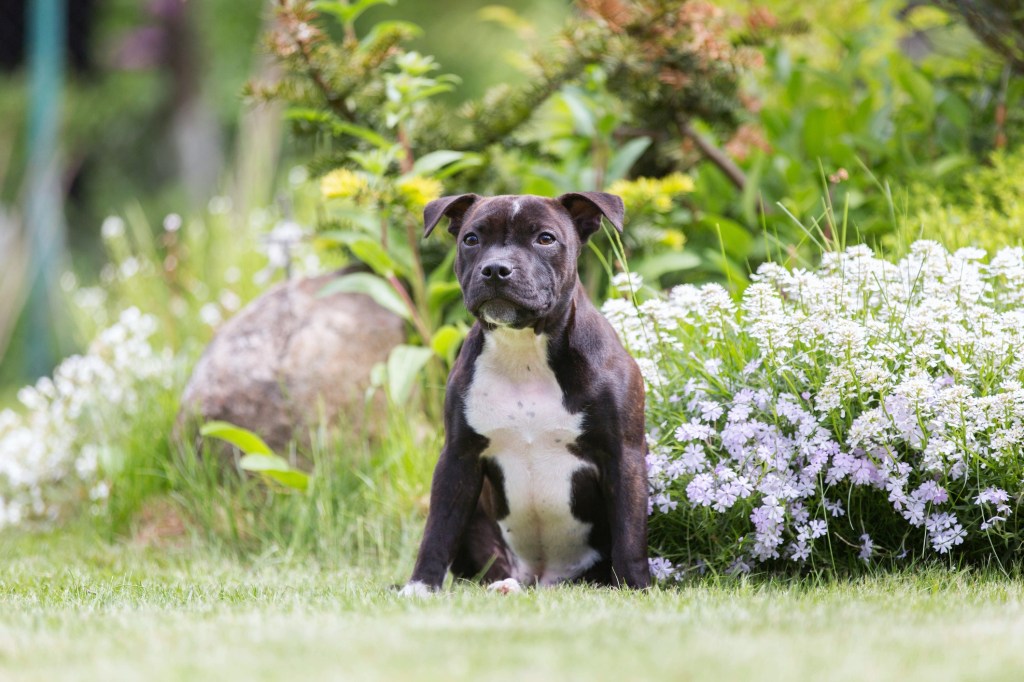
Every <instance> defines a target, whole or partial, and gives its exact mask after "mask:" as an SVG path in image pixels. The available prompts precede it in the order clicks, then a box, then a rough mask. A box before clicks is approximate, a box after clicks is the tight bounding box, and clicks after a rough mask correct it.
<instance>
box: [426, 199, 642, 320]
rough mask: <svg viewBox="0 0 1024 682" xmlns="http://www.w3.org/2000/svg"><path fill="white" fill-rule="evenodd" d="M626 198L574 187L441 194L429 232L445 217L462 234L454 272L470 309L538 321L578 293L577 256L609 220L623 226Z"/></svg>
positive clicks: (431, 209)
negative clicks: (540, 192) (549, 191)
mask: <svg viewBox="0 0 1024 682" xmlns="http://www.w3.org/2000/svg"><path fill="white" fill-rule="evenodd" d="M623 214H624V207H623V204H622V199H620V198H619V197H617V196H615V195H614V194H605V193H603V192H574V193H572V194H563V195H562V196H560V197H556V198H554V199H550V198H546V197H538V196H533V195H522V196H517V195H506V196H497V197H481V196H478V195H476V194H460V195H457V196H450V197H442V198H440V199H437V200H435V201H432V202H430V203H429V204H427V207H426V209H424V211H423V220H424V224H425V233H424V236H426V235H429V234H430V233H431V232H432V231H433V229H434V227H435V226H436V225H437V223H438V222H439V221H440V220H441V218H442V217H447V218H448V219H449V225H448V231H449V232H451V233H452V234H453V235H455V240H456V244H457V247H456V248H458V254H457V255H456V258H455V274H456V276H457V277H458V278H459V284H460V285H461V287H462V296H463V298H464V299H465V302H466V307H467V308H468V309H469V311H470V312H471V313H473V315H475V316H476V317H477V318H479V319H481V320H483V321H484V322H485V323H487V324H488V325H492V326H508V327H514V328H518V329H522V328H525V327H529V326H533V325H535V324H536V323H538V322H539V321H541V320H542V319H544V318H545V317H546V316H547V315H548V314H549V313H551V312H552V311H553V310H556V309H560V308H561V306H560V305H559V304H560V303H564V302H565V301H567V300H568V299H569V298H571V297H572V294H573V290H574V289H575V287H576V280H577V275H576V259H577V258H578V257H579V255H580V251H581V249H582V246H583V244H585V243H586V241H587V239H589V238H590V236H591V235H592V234H594V232H596V231H597V230H598V229H600V227H601V219H602V217H603V218H607V219H608V221H609V222H610V223H611V224H612V225H614V226H615V229H617V230H619V231H620V232H621V231H622V219H623Z"/></svg>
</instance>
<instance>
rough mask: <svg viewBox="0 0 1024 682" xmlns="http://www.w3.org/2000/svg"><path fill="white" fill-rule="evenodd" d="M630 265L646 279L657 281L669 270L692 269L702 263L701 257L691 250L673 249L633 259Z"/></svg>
mask: <svg viewBox="0 0 1024 682" xmlns="http://www.w3.org/2000/svg"><path fill="white" fill-rule="evenodd" d="M630 265H631V266H632V268H633V269H634V270H636V271H637V272H638V273H640V275H642V276H643V278H644V280H645V281H647V282H650V283H652V284H653V283H655V282H657V281H658V278H659V277H661V276H662V275H664V274H666V273H669V272H676V271H678V270H692V269H693V268H695V267H697V266H698V265H700V257H699V256H697V255H695V254H693V253H690V252H689V251H673V252H670V253H662V254H658V255H657V256H651V257H649V258H644V259H642V260H635V259H634V260H633V261H631V262H630Z"/></svg>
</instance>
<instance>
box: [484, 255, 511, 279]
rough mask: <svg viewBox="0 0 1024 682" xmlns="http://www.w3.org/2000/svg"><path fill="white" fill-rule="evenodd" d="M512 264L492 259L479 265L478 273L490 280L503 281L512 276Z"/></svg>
mask: <svg viewBox="0 0 1024 682" xmlns="http://www.w3.org/2000/svg"><path fill="white" fill-rule="evenodd" d="M512 270H513V268H512V266H511V265H510V264H509V263H507V262H505V261H500V260H493V261H491V262H490V263H484V264H483V265H482V266H480V274H481V275H483V276H484V279H486V280H490V281H504V280H506V279H508V278H509V277H511V276H512Z"/></svg>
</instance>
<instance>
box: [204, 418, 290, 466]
mask: <svg viewBox="0 0 1024 682" xmlns="http://www.w3.org/2000/svg"><path fill="white" fill-rule="evenodd" d="M199 434H200V435H201V436H210V437H213V438H219V439H220V440H222V441H225V442H227V443H230V444H232V445H234V446H235V447H236V448H238V449H239V450H241V451H242V452H244V453H245V454H247V455H270V456H272V457H276V455H274V451H273V450H271V449H270V446H269V445H267V444H266V443H264V442H263V439H262V438H260V437H259V436H257V435H256V434H255V433H253V432H252V431H249V430H248V429H243V428H242V427H241V426H235V425H234V424H229V423H228V422H222V421H212V422H206V423H205V424H203V426H202V428H200V429H199ZM279 459H280V458H279ZM282 461H283V460H282Z"/></svg>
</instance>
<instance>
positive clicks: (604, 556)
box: [402, 192, 651, 596]
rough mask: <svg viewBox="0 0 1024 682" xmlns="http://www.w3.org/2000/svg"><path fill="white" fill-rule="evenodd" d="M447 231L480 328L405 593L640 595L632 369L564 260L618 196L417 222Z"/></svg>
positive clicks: (637, 378)
mask: <svg viewBox="0 0 1024 682" xmlns="http://www.w3.org/2000/svg"><path fill="white" fill-rule="evenodd" d="M445 217H446V218H448V219H449V225H448V231H449V232H450V233H451V234H453V235H455V238H456V243H457V248H458V252H457V254H456V259H455V273H456V276H457V277H458V280H459V284H460V286H461V288H462V293H463V299H464V301H465V304H466V307H467V308H468V310H469V311H470V312H471V313H472V314H473V316H474V317H475V318H476V323H475V324H474V325H473V328H472V329H471V330H470V332H469V334H468V335H467V337H466V340H465V342H464V344H463V346H462V349H461V350H460V352H459V355H458V358H457V359H456V361H455V364H454V366H453V367H452V371H451V374H450V375H449V378H448V388H447V394H446V398H445V409H444V425H445V443H444V447H443V449H442V451H441V455H440V458H439V460H438V463H437V467H436V469H435V471H434V477H433V482H432V485H431V493H430V508H429V511H428V514H427V523H426V529H425V531H424V535H423V540H422V544H421V546H420V550H419V554H418V556H417V560H416V564H415V568H414V570H413V574H412V577H411V579H410V580H409V582H408V583H407V584H406V585H405V587H404V588H403V589H402V594H404V595H407V596H408V595H418V594H428V593H430V592H432V591H435V590H438V589H439V588H440V587H441V585H442V583H443V582H444V579H445V576H446V575H447V572H448V571H449V570H451V572H452V574H453V575H454V576H455V577H456V578H463V579H482V580H483V581H484V582H485V583H488V584H489V585H490V586H491V588H492V589H495V590H498V591H501V592H506V593H507V592H516V591H520V590H521V589H522V588H523V587H524V586H532V585H542V586H546V585H554V584H557V583H563V582H585V583H591V584H596V585H610V586H626V587H630V588H644V587H647V586H648V585H649V584H650V579H651V578H650V567H649V564H648V561H647V504H648V501H647V497H648V488H647V467H646V454H647V445H646V440H645V425H644V384H643V379H642V377H641V375H640V370H639V368H638V366H637V364H636V361H635V360H633V358H632V357H631V356H630V355H629V353H627V352H626V350H625V348H623V346H622V343H621V342H620V341H619V339H618V337H617V336H616V334H615V331H614V330H613V329H612V326H611V325H610V324H609V323H608V321H607V320H606V319H605V318H604V317H603V316H602V315H601V314H600V313H599V312H598V310H597V309H596V308H595V307H594V305H593V304H592V303H591V302H590V299H589V298H588V297H587V294H586V291H585V290H584V289H583V286H582V284H581V283H580V280H579V275H578V273H577V265H576V261H577V258H578V257H579V255H580V252H581V251H582V249H583V247H584V245H585V244H586V242H587V240H588V239H589V238H590V237H591V236H592V235H593V234H594V233H595V232H596V231H597V230H598V229H600V227H601V221H602V219H607V220H608V221H609V222H610V223H611V224H612V225H613V226H614V227H615V228H616V229H617V230H618V231H619V232H621V231H622V220H623V217H624V206H623V203H622V200H621V199H620V198H619V197H617V196H615V195H612V194H606V193H602V192H577V193H571V194H564V195H562V196H560V197H557V198H546V197H539V196H532V195H521V196H510V195H506V196H495V197H482V196H478V195H476V194H462V195H458V196H447V197H442V198H440V199H437V200H435V201H432V202H430V203H429V204H428V205H427V206H426V208H425V210H424V237H427V236H429V235H430V233H431V232H432V231H433V229H434V227H435V226H436V225H437V224H438V222H439V221H440V220H441V219H442V218H445Z"/></svg>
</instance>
